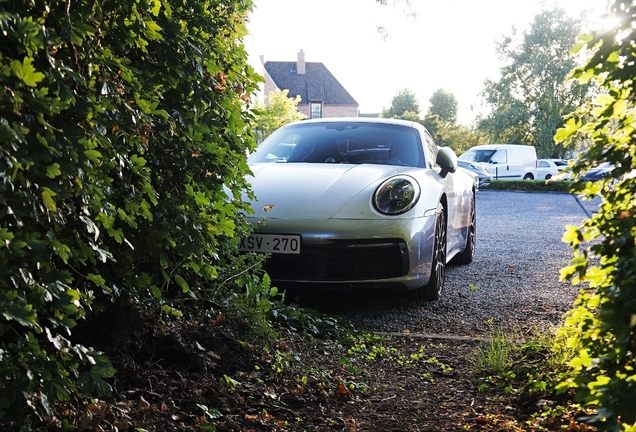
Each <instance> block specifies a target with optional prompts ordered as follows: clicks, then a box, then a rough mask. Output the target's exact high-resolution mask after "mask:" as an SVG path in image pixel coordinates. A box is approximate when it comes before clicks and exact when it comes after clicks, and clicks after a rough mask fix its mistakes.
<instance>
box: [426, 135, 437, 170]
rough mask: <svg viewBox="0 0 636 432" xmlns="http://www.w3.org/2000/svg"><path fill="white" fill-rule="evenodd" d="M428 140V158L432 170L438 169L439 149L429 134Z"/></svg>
mask: <svg viewBox="0 0 636 432" xmlns="http://www.w3.org/2000/svg"><path fill="white" fill-rule="evenodd" d="M425 139H426V157H427V159H428V161H429V163H430V165H431V167H432V168H437V167H438V165H437V152H438V151H439V147H437V144H435V141H434V140H433V137H431V136H430V135H429V134H428V133H427V134H425Z"/></svg>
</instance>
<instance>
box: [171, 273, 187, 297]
mask: <svg viewBox="0 0 636 432" xmlns="http://www.w3.org/2000/svg"><path fill="white" fill-rule="evenodd" d="M174 280H175V282H176V283H177V285H179V286H180V287H181V291H183V292H184V293H187V292H188V291H190V286H189V285H188V283H187V282H186V281H185V279H183V278H182V277H181V276H179V275H175V276H174Z"/></svg>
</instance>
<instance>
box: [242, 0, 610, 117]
mask: <svg viewBox="0 0 636 432" xmlns="http://www.w3.org/2000/svg"><path fill="white" fill-rule="evenodd" d="M550 1H554V2H555V3H556V4H558V5H559V6H561V7H563V8H564V9H565V10H566V11H567V13H568V14H571V15H572V16H579V14H580V13H581V12H582V11H583V10H584V9H588V8H592V9H593V10H598V9H599V6H600V5H604V4H605V2H604V1H603V0H550ZM412 4H413V5H414V8H415V10H416V12H417V17H416V18H415V19H413V18H409V17H407V16H405V13H404V8H403V7H399V6H398V7H393V6H384V7H382V6H380V5H379V4H377V2H376V1H375V0H319V1H316V0H311V1H310V0H254V12H253V13H252V15H251V17H250V23H249V24H248V29H249V31H250V35H249V36H248V38H247V39H246V41H245V42H246V45H248V47H249V49H251V50H253V52H255V53H257V55H259V56H263V57H264V60H265V61H296V59H297V55H298V52H299V51H300V50H303V51H304V52H305V61H307V62H320V63H323V64H324V65H325V66H326V67H327V69H329V71H330V72H331V73H332V74H333V75H334V76H335V77H336V79H338V81H340V83H341V84H342V85H343V86H344V87H345V88H346V89H347V91H348V92H349V93H350V94H351V96H353V98H354V99H355V100H356V101H357V102H358V104H359V105H360V108H359V111H360V113H379V112H381V111H382V109H383V108H389V107H390V106H391V100H392V98H393V97H394V96H395V95H396V94H397V93H398V91H399V90H401V89H408V90H410V91H411V92H413V93H414V94H415V95H416V97H417V99H418V101H419V103H420V108H421V112H420V115H422V116H423V115H424V113H425V112H426V110H427V109H428V106H429V99H430V97H431V96H432V94H433V93H434V92H435V90H437V89H439V88H441V89H444V90H446V91H448V92H451V93H453V94H454V95H455V96H456V98H457V100H458V122H459V123H460V124H464V125H470V123H471V122H472V121H473V120H474V118H475V116H476V115H477V113H478V112H479V111H480V110H482V111H483V109H484V108H483V106H481V98H480V96H479V93H480V92H481V91H482V90H483V88H484V81H485V80H486V79H491V80H495V81H496V80H497V79H498V77H499V69H500V68H501V67H502V66H503V62H502V60H500V59H499V58H498V55H497V52H496V41H497V40H500V39H501V38H502V37H503V36H510V35H512V28H513V26H514V27H516V28H517V29H518V31H523V30H525V29H527V28H529V25H530V23H531V22H532V20H533V18H534V16H535V15H536V14H537V13H538V12H539V11H540V10H541V5H542V2H541V1H540V0H412ZM379 26H381V27H384V28H385V29H386V30H387V31H388V37H387V38H383V37H382V34H381V33H379V32H378V27H379ZM290 96H292V95H290Z"/></svg>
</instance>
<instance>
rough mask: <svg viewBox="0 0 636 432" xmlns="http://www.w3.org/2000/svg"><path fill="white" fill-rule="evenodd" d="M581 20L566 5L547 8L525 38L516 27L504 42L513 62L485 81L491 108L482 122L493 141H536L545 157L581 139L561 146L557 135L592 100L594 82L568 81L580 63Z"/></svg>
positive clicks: (500, 49) (503, 48) (507, 56)
mask: <svg viewBox="0 0 636 432" xmlns="http://www.w3.org/2000/svg"><path fill="white" fill-rule="evenodd" d="M580 23H581V20H580V19H574V18H569V17H568V16H567V15H566V14H565V11H564V10H563V9H561V8H555V9H552V10H543V11H542V12H540V13H539V14H538V15H536V16H535V17H534V21H533V23H532V26H531V28H530V30H529V31H528V32H526V33H524V34H523V35H522V37H521V39H520V40H519V39H518V38H516V37H515V36H516V34H515V32H513V35H512V36H509V37H505V38H504V39H503V40H502V41H501V42H500V43H499V44H498V46H497V50H498V52H499V55H500V57H501V58H502V59H503V60H506V61H507V63H508V64H507V65H506V66H504V67H503V68H501V70H500V72H501V73H500V75H501V78H500V79H499V81H496V82H495V81H491V80H487V81H486V82H485V89H484V90H483V96H484V98H485V101H486V103H487V104H488V105H489V106H490V107H491V113H490V114H488V115H487V116H486V117H485V118H482V119H481V121H480V122H479V125H478V129H479V130H480V131H481V132H483V133H484V134H485V135H486V136H488V138H489V140H490V141H491V142H502V143H504V142H506V143H523V144H530V145H534V146H535V147H536V148H537V153H538V155H539V157H562V156H564V155H565V154H566V153H568V152H569V151H572V150H575V149H576V147H577V144H578V143H577V142H571V143H568V146H567V147H565V146H557V145H556V143H555V142H554V134H555V132H556V130H557V129H558V128H560V127H561V126H562V125H563V117H564V116H565V115H566V114H568V113H570V112H572V111H574V110H575V109H576V108H577V107H579V106H580V105H581V104H583V103H584V102H585V101H586V100H588V99H589V91H590V90H589V89H590V86H589V84H587V83H586V84H582V83H579V82H574V81H568V80H567V77H568V74H569V72H570V71H571V70H572V69H573V68H574V67H576V66H577V56H576V55H575V54H572V53H571V52H570V48H571V47H572V46H574V43H575V41H576V36H577V35H578V32H579V27H580Z"/></svg>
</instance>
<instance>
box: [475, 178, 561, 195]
mask: <svg viewBox="0 0 636 432" xmlns="http://www.w3.org/2000/svg"><path fill="white" fill-rule="evenodd" d="M571 187H572V182H571V181H567V180H492V181H491V182H490V186H487V187H485V188H484V189H489V190H509V191H523V192H562V193H570V188H571Z"/></svg>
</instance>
